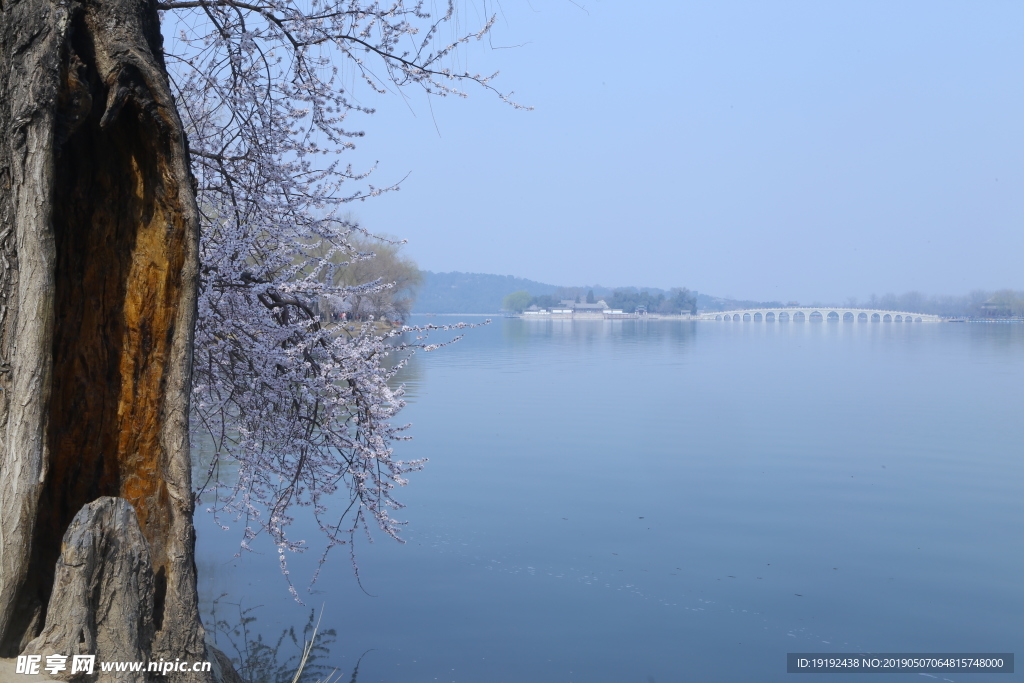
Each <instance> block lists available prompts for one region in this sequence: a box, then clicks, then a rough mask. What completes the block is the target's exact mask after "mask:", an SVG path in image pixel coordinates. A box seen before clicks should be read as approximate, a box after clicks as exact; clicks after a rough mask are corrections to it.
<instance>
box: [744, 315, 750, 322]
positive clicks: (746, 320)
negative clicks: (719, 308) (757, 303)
mask: <svg viewBox="0 0 1024 683" xmlns="http://www.w3.org/2000/svg"><path fill="white" fill-rule="evenodd" d="M743 322H745V323H749V322H750V314H749V313H744V314H743Z"/></svg>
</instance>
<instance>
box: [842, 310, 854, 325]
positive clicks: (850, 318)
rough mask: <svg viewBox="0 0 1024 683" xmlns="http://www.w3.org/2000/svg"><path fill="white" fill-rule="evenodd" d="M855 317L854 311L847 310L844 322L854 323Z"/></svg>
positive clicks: (844, 314)
mask: <svg viewBox="0 0 1024 683" xmlns="http://www.w3.org/2000/svg"><path fill="white" fill-rule="evenodd" d="M855 319H856V318H854V315H853V313H850V312H849V311H847V312H846V313H843V322H844V323H852V322H853V321H854V320H855Z"/></svg>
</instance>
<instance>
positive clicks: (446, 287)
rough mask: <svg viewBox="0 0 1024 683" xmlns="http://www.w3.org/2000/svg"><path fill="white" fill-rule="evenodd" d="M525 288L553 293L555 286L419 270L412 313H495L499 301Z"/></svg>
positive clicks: (510, 278) (534, 292) (536, 292)
mask: <svg viewBox="0 0 1024 683" xmlns="http://www.w3.org/2000/svg"><path fill="white" fill-rule="evenodd" d="M524 289H525V290H526V291H527V292H529V293H530V294H532V295H533V296H540V295H541V294H554V293H555V290H556V289H559V287H558V285H546V284H544V283H543V282H535V281H533V280H527V279H525V278H521V277H514V276H512V275H488V274H485V273H458V272H456V273H432V272H430V271H429V270H426V271H423V284H421V285H420V286H419V289H418V290H417V293H416V303H415V304H413V308H412V312H413V313H497V312H499V311H500V310H501V300H502V299H504V298H505V297H506V296H508V295H509V294H511V293H512V292H518V291H521V290H524Z"/></svg>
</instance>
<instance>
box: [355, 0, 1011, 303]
mask: <svg viewBox="0 0 1024 683" xmlns="http://www.w3.org/2000/svg"><path fill="white" fill-rule="evenodd" d="M459 11H460V15H459V24H460V26H461V28H462V29H463V30H466V31H469V30H471V29H473V30H475V28H476V27H478V26H479V25H480V24H481V23H482V22H483V20H484V19H483V17H484V16H486V15H488V14H490V13H496V14H497V22H496V24H495V26H494V29H493V31H492V33H491V35H490V36H489V37H487V38H485V39H484V40H483V41H480V42H479V43H477V42H475V41H474V42H473V43H472V44H470V45H469V46H468V48H467V49H466V50H464V51H463V52H462V53H461V54H459V56H458V57H457V60H458V65H459V66H461V67H462V68H466V69H469V70H471V71H479V72H483V73H489V72H491V71H494V70H497V69H500V71H501V73H500V75H499V76H498V78H497V79H496V80H495V81H494V86H495V87H496V88H498V89H499V90H501V91H502V92H509V91H514V95H513V99H514V100H516V101H518V102H520V103H522V104H525V105H529V106H531V107H533V109H532V110H531V111H523V110H517V109H514V108H512V107H509V106H508V105H506V104H504V103H502V102H501V101H500V100H499V99H498V98H497V97H495V96H494V95H493V93H490V92H488V91H486V90H484V89H481V88H479V87H476V88H474V87H470V88H467V92H468V94H469V97H468V98H465V99H463V98H453V97H449V98H444V99H442V98H436V97H435V98H430V99H428V98H427V96H425V95H424V94H423V93H422V92H419V91H417V90H408V91H405V92H404V93H395V92H392V93H388V94H386V95H384V96H376V97H375V96H372V95H369V94H367V95H365V99H364V100H363V101H364V102H365V103H366V104H367V105H369V106H373V107H375V108H376V109H377V113H376V114H374V115H373V116H371V117H361V118H358V119H356V118H353V119H352V120H351V124H352V125H353V127H358V128H361V129H362V130H364V131H365V132H366V137H364V138H362V139H360V140H359V141H358V145H359V147H358V149H357V150H356V151H355V152H353V153H351V155H350V157H349V159H348V161H349V162H351V163H354V164H355V165H356V166H357V167H360V166H363V167H365V166H368V165H371V164H373V163H374V162H376V170H375V171H374V173H373V176H372V182H373V183H374V184H375V185H378V186H381V185H389V184H392V183H395V182H398V181H401V184H400V188H401V189H400V190H399V191H397V192H392V193H387V194H385V195H383V196H380V197H377V198H374V199H371V200H368V201H366V202H360V203H356V204H354V205H353V206H352V211H353V214H354V215H355V216H356V217H357V218H358V219H359V220H360V221H361V223H362V224H363V225H364V226H365V227H366V228H368V229H369V230H371V231H376V232H380V233H387V234H390V235H395V236H398V237H401V238H405V239H407V240H408V245H407V247H406V253H407V254H408V255H409V256H410V257H412V258H413V259H414V260H416V261H417V263H418V264H419V265H420V267H421V268H423V269H426V270H432V271H453V270H458V271H466V272H481V273H496V274H502V275H516V276H520V277H526V278H530V279H534V280H539V281H542V282H546V283H553V284H560V285H585V284H589V285H593V284H600V285H604V286H612V287H614V286H626V285H635V286H653V287H661V288H669V287H673V286H683V287H688V288H690V289H694V290H697V291H700V292H705V293H708V294H713V295H717V296H728V297H733V298H743V299H748V298H749V299H760V300H783V301H789V300H796V301H811V300H817V301H835V302H839V301H846V300H847V299H848V298H849V297H857V298H859V299H862V300H863V299H865V298H867V297H869V296H870V295H871V294H872V293H876V294H879V295H882V294H885V293H887V292H893V293H897V294H899V293H903V292H906V291H911V290H917V291H921V292H924V293H927V294H962V293H966V292H968V291H969V290H972V289H989V290H993V289H1000V288H1014V289H1024V267H1022V260H1024V259H1022V257H1024V229H1022V228H1024V3H1020V2H1019V1H1018V0H1013V1H1000V0H986V2H984V3H978V2H966V1H964V2H941V1H934V0H928V1H927V2H923V1H913V0H901V2H895V3H894V2H891V0H885V1H883V2H874V1H871V0H855V1H847V0H833V1H831V2H820V1H817V0H815V1H813V2H796V1H790V0H773V1H772V2H763V1H760V0H757V1H751V2H741V1H729V0H707V1H702V2H686V1H674V2H661V1H650V2H644V3H639V4H629V3H612V2H608V1H607V0H529V1H528V2H527V1H525V0H524V1H522V2H520V1H519V0H505V2H502V3H500V4H499V3H493V2H488V3H483V2H476V3H472V2H469V3H463V4H462V5H460V10H459Z"/></svg>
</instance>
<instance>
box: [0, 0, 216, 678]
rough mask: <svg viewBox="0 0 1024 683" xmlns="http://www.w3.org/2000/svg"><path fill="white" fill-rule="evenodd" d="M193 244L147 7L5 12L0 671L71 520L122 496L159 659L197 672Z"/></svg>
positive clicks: (118, 3) (0, 174) (41, 618)
mask: <svg viewBox="0 0 1024 683" xmlns="http://www.w3.org/2000/svg"><path fill="white" fill-rule="evenodd" d="M197 238H198V211H197V209H196V205H195V195H194V187H193V179H192V176H191V173H190V171H189V160H188V155H187V151H186V145H185V139H184V133H183V129H182V125H181V121H180V119H179V118H178V114H177V112H176V110H175V106H174V101H173V98H172V96H171V92H170V89H169V86H168V81H167V75H166V69H165V66H164V62H163V56H162V51H161V38H160V31H159V19H158V17H157V12H156V9H155V5H154V4H153V3H152V2H150V1H148V0H70V1H67V0H0V655H2V654H6V655H11V654H14V653H16V652H18V651H20V650H21V649H22V648H23V647H24V646H25V644H26V643H27V642H28V641H29V640H31V639H32V638H34V637H36V636H37V635H38V634H39V633H40V632H41V631H42V629H43V626H44V624H45V623H46V622H47V614H46V606H47V604H48V602H49V598H50V593H51V591H52V589H53V580H54V571H55V569H54V568H55V566H56V563H57V559H58V557H59V555H60V544H61V538H62V536H63V535H64V533H65V531H66V530H67V528H68V526H69V524H70V523H71V520H72V519H73V518H74V516H75V514H76V513H78V511H79V510H80V509H82V507H83V506H85V505H86V504H88V503H90V502H92V501H94V500H95V499H97V498H99V497H101V496H116V497H121V498H124V499H126V500H127V501H129V502H130V503H131V505H132V506H133V507H134V509H135V511H136V514H137V516H138V519H139V523H140V525H141V528H142V532H143V535H144V536H145V538H146V539H147V541H148V543H149V550H150V554H151V556H152V563H153V572H154V596H153V597H154V611H153V620H154V624H155V628H156V632H155V635H154V639H153V655H154V656H163V657H165V658H170V659H172V660H173V659H174V658H176V657H180V658H182V659H197V660H198V659H202V658H204V654H205V649H204V645H203V632H202V627H201V625H200V623H199V619H198V608H197V597H196V583H195V562H194V545H195V532H194V530H193V527H192V509H193V503H192V494H191V480H190V477H191V474H190V469H189V452H188V395H189V393H188V392H189V377H190V368H191V342H192V334H193V327H194V320H195V306H196V274H197V259H198V256H197ZM50 616H51V617H53V618H57V617H56V616H55V615H50Z"/></svg>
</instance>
